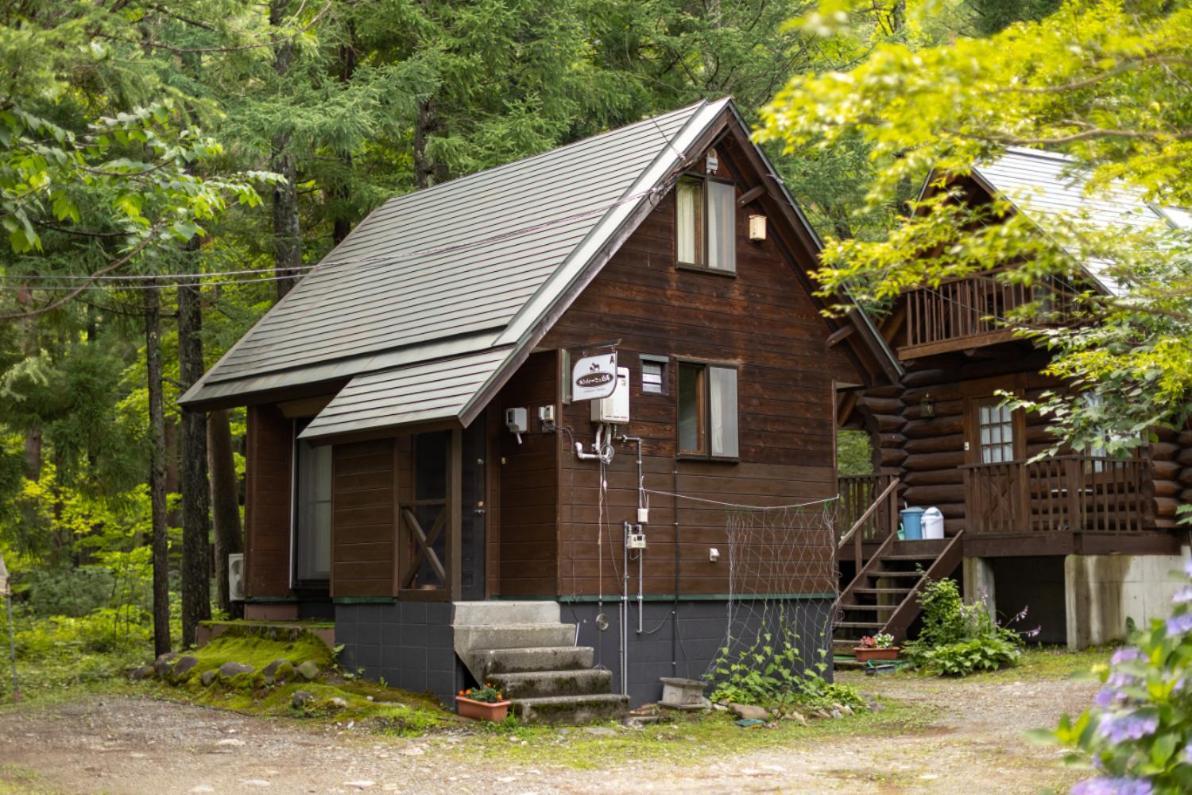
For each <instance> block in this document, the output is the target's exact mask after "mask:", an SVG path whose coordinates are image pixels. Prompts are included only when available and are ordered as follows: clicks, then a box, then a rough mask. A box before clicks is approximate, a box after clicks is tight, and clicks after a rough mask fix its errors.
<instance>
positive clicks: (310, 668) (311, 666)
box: [295, 660, 319, 682]
mask: <svg viewBox="0 0 1192 795" xmlns="http://www.w3.org/2000/svg"><path fill="white" fill-rule="evenodd" d="M295 670H296V671H298V673H299V674H301V675H302V678H303V679H305V680H306V681H308V682H310V681H313V680H314V679H315V678H316V677H317V676H318V675H319V666H318V665H316V664H315V661H314V660H306V661H305V662H303V663H302V664H301V665H299V666H298V667H297V668H296V669H295Z"/></svg>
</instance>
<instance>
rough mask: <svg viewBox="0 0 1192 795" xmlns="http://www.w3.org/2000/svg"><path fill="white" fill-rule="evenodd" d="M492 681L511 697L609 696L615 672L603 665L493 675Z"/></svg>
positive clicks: (507, 696) (506, 695)
mask: <svg viewBox="0 0 1192 795" xmlns="http://www.w3.org/2000/svg"><path fill="white" fill-rule="evenodd" d="M489 680H490V681H491V682H492V683H493V684H495V685H497V686H498V687H500V688H501V690H502V691H503V692H504V693H505V698H509V699H518V698H545V697H548V696H589V695H607V694H609V693H611V692H612V689H613V672H612V671H606V670H601V669H599V668H587V669H584V670H578V671H576V670H572V671H530V672H525V673H516V674H492V675H490V676H489Z"/></svg>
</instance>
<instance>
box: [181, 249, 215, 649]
mask: <svg viewBox="0 0 1192 795" xmlns="http://www.w3.org/2000/svg"><path fill="white" fill-rule="evenodd" d="M196 242H197V241H196ZM187 248H188V249H191V250H197V245H188V247H187ZM188 261H189V260H188ZM200 303H201V295H200V293H199V288H198V287H188V286H182V287H179V288H178V373H179V376H180V380H181V382H182V383H181V387H182V389H184V390H185V389H188V388H190V386H191V385H192V384H194V383H195V382H196V381H198V380H199V379H200V378H202V377H203V338H202V330H203V312H202V307H201V305H200ZM181 450H182V467H181V469H182V645H183V646H184V647H189V646H193V645H194V643H195V632H196V630H197V629H198V626H199V622H200V621H206V620H207V619H209V618H211V557H210V551H209V546H208V545H209V543H210V538H211V519H210V514H211V488H210V485H209V484H208V482H207V415H206V413H204V412H202V411H184V412H183V413H182V445H181Z"/></svg>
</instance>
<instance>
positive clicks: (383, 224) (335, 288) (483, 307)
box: [179, 99, 731, 437]
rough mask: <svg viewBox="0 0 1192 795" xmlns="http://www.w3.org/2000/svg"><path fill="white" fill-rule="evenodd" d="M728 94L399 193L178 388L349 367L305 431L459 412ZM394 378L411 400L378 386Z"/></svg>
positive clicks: (254, 382)
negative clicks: (418, 403) (423, 391)
mask: <svg viewBox="0 0 1192 795" xmlns="http://www.w3.org/2000/svg"><path fill="white" fill-rule="evenodd" d="M730 106H731V102H730V100H728V99H724V100H719V101H717V102H700V103H697V104H695V105H691V106H689V107H686V108H683V109H681V110H677V111H674V112H671V113H667V114H663V115H661V116H657V117H655V118H652V119H647V120H645V121H642V122H638V123H636V124H631V125H629V126H626V127H622V128H620V129H618V130H614V131H612V132H608V133H604V134H602V135H597V136H593V137H591V138H587V139H584V140H582V141H579V142H577V143H574V144H571V145H569V146H564V147H560V148H558V149H554V150H552V151H549V152H545V153H543V154H540V155H536V156H534V157H529V158H526V159H524V160H519V161H517V162H515V163H510V164H508V165H505V166H500V167H498V168H493V169H490V170H488V171H483V172H480V173H478V174H474V175H471V176H468V177H461V178H459V179H456V180H453V181H451V182H446V183H443V184H441V185H436V186H434V187H432V188H428V189H425V190H421V191H416V192H414V193H410V194H407V195H404V196H399V197H397V198H394V199H391V200H389V201H388V202H386V203H385V204H383V205H382V206H381V207H379V208H377V209H376V210H375V211H373V212H372V213H371V214H370V215H369V216H368V217H367V218H366V219H365V220H364V221H363V222H361V223H360V225H359V226H358V227H357V228H356V229H355V230H354V231H353V232H352V233H351V234H350V235H349V236H348V237H347V239H345V240H344V241H343V242H342V243H340V244H339V245H338V246H337V247H336V248H335V249H334V250H333V251H331V253H329V254H328V255H327V256H326V257H325V258H324V259H323V261H322V262H321V263H319V265H318V267H317V268H315V269H314V270H312V271H311V272H310V273H309V274H308V275H307V276H306V277H305V278H303V279H302V280H301V281H300V282H299V283H298V284H297V285H296V286H295V287H294V289H293V290H291V291H290V293H289V294H288V295H287V296H286V297H285V298H284V299H282V300H281V301H279V302H278V303H277V305H276V306H274V307H273V308H272V309H271V310H270V311H269V312H268V313H266V314H265V316H264V317H262V318H261V320H260V321H259V322H258V323H257V324H256V325H255V326H254V327H253V328H252V329H251V330H250V331H249V332H248V333H247V334H246V335H245V336H244V337H243V338H242V339H241V340H240V341H239V342H238V343H236V345H234V346H233V347H232V349H231V350H229V351H228V352H227V354H225V355H224V357H223V358H222V359H221V360H220V361H219V363H218V364H216V365H215V367H213V368H212V369H211V370H210V371H208V373H207V374H206V375H204V376H203V378H202V379H201V380H200V381H199V382H198V383H196V384H195V385H194V386H193V387H191V389H189V390H188V391H187V393H186V394H185V395H184V396H183V397H182V398H181V399H180V401H179V402H180V403H182V404H184V405H196V404H199V405H202V404H205V403H209V402H210V401H214V400H221V401H230V400H237V401H240V400H242V401H245V402H247V401H249V400H251V399H253V397H254V395H255V396H260V395H261V394H262V393H264V392H266V391H268V390H271V389H281V388H292V387H295V386H300V385H305V384H314V383H322V382H328V383H334V382H337V381H339V382H342V381H345V380H348V381H349V383H348V385H347V386H346V387H345V388H344V389H343V391H342V392H341V393H340V395H339V396H337V397H336V398H335V400H333V401H332V403H331V404H330V405H329V406H328V407H327V408H326V409H325V410H324V414H326V415H327V417H326V419H325V420H324V418H323V416H322V415H320V417H319V418H317V419H316V420H315V421H314V422H313V423H312V424H311V426H309V427H308V428H307V430H306V432H305V433H304V436H308V437H317V436H325V435H331V434H337V433H345V432H350V431H354V430H363V429H365V428H369V427H380V426H381V425H384V426H393V425H397V424H405V423H408V422H415V421H423V420H433V419H442V418H448V417H455V416H460V412H461V411H465V410H467V409H468V408H469V405H468V402H467V401H466V400H465V403H464V404H463V405H457V403H456V402H455V399H456V398H461V397H462V396H463V392H464V391H465V390H466V389H469V388H471V389H473V390H474V391H475V390H478V389H479V388H480V387H481V386H483V380H481V381H477V380H476V379H477V378H478V377H479V374H480V373H481V372H482V371H483V372H486V373H487V376H486V378H488V377H493V375H494V373H496V372H497V371H498V370H500V369H501V366H502V365H503V364H504V363H506V362H509V361H511V360H512V359H513V358H514V357H515V356H516V354H517V352H518V351H519V350H520V347H521V346H523V345H524V344H525V342H526V341H527V339H528V337H529V335H530V332H531V330H532V329H533V328H534V327H535V326H536V324H537V323H538V322H539V320H541V319H542V318H543V317H544V316H545V314H546V313H547V312H548V310H550V308H551V307H552V306H553V305H554V304H555V303H556V302H557V301H558V300H559V299H560V296H562V295H563V294H564V292H565V291H566V290H567V288H568V287H569V286H571V285H572V284H573V282H574V281H575V280H576V279H577V278H579V276H580V274H581V273H582V272H583V271H584V269H585V268H586V266H587V265H588V263H589V262H591V261H592V260H593V259H594V257H596V255H597V254H598V253H600V252H601V250H602V249H603V248H604V247H605V246H606V244H607V243H608V242H609V240H610V239H611V238H612V237H613V235H614V234H615V233H616V232H617V230H618V229H619V228H620V227H621V225H622V224H623V223H624V222H625V221H626V220H627V219H628V218H629V217H630V216H631V215H632V213H633V212H634V210H635V209H637V208H638V207H639V206H641V205H642V204H643V203H645V202H648V201H656V200H657V198H658V196H657V195H656V190H657V188H658V187H659V184H660V183H661V182H662V181H663V180H664V178H666V177H667V176H668V175H670V174H671V173H672V172H673V171H674V170H675V168H676V167H677V166H678V165H679V164H680V163H681V162H682V159H683V158H684V152H685V151H686V149H687V148H688V147H690V146H691V144H692V143H693V142H694V141H695V140H696V138H697V137H698V136H699V135H700V133H702V132H703V131H704V130H705V129H706V128H707V127H708V126H709V125H710V124H711V123H712V122H713V121H715V120H716V119H717V118H718V117H719V116H720V115H721V113H722V111H724V109H725V108H726V107H730ZM428 368H429V369H428ZM489 368H491V369H489ZM369 373H373V374H375V375H367V374H369ZM430 375H434V376H435V378H437V379H438V380H437V381H436V383H435V386H434V390H435V392H436V394H438V395H439V397H440V398H442V399H441V400H438V402H435V401H431V402H428V403H427V404H426V405H424V406H423V407H422V408H414V407H413V406H414V402H415V401H414V398H416V397H417V395H416V394H415V393H414V392H412V391H409V390H411V389H413V388H414V387H415V386H421V387H427V388H429V385H430V382H429V381H426V380H424V376H426V377H429V376H430ZM349 379H350V380H349ZM411 379H413V380H411ZM381 386H384V387H385V388H386V389H394V390H396V392H395V394H400V395H404V396H405V398H404V399H406V400H409V401H411V402H410V403H409V405H408V406H407V404H405V403H395V402H394V401H393V400H388V399H385V400H381V401H375V400H373V399H371V398H365V396H366V395H370V394H372V393H373V392H375V390H376V389H377V388H379V387H381ZM449 396H450V399H449ZM395 399H396V398H395ZM353 417H354V418H356V419H353Z"/></svg>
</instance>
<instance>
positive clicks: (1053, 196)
mask: <svg viewBox="0 0 1192 795" xmlns="http://www.w3.org/2000/svg"><path fill="white" fill-rule="evenodd" d="M973 173H974V175H975V176H976V177H977V178H978V179H979V180H981V181H984V182H985V183H986V184H987V185H988V186H989V187H990V188H992V189H993V190H994V191H996V192H998V193H1000V194H1001V195H1002V196H1004V197H1005V198H1006V199H1007V200H1009V201H1010V202H1011V203H1012V204H1013V205H1014V206H1015V207H1016V208H1018V209H1019V210H1020V211H1021V212H1023V213H1025V214H1026V215H1027V216H1028V217H1030V218H1032V219H1034V220H1040V219H1045V220H1046V219H1050V220H1057V221H1058V220H1061V219H1067V220H1072V221H1080V222H1086V223H1089V224H1090V225H1092V226H1093V227H1094V228H1096V229H1101V230H1106V229H1108V230H1112V229H1122V228H1125V229H1130V230H1136V231H1141V230H1143V229H1146V228H1150V227H1154V226H1155V225H1156V224H1169V225H1174V226H1180V224H1181V219H1183V220H1182V223H1184V224H1186V223H1187V218H1188V216H1187V214H1186V213H1184V212H1183V211H1181V210H1177V209H1165V208H1164V209H1161V208H1156V207H1154V206H1153V205H1151V204H1148V203H1147V202H1146V201H1145V200H1144V198H1143V195H1142V192H1141V191H1139V190H1137V189H1135V188H1132V187H1130V186H1126V185H1120V184H1118V185H1114V186H1112V187H1110V188H1108V189H1105V190H1097V191H1094V192H1091V193H1090V192H1088V191H1087V189H1086V188H1087V185H1088V176H1089V175H1088V172H1087V171H1085V170H1083V169H1082V168H1081V167H1080V166H1079V165H1078V161H1076V160H1075V159H1073V158H1071V157H1068V156H1067V155H1062V154H1057V153H1054V152H1043V151H1040V150H1038V149H1022V148H1010V149H1007V150H1006V152H1005V154H1003V155H1002V156H1001V157H999V158H998V159H997V160H994V161H992V162H990V163H983V164H980V165H978V166H976V167H975V168H974V169H973ZM1082 264H1083V265H1084V267H1085V269H1086V270H1087V271H1088V272H1089V274H1090V275H1091V276H1092V277H1093V278H1095V279H1096V280H1097V281H1098V283H1100V284H1101V286H1102V287H1104V288H1105V289H1106V290H1107V291H1109V292H1120V287H1119V285H1118V284H1117V283H1116V282H1114V280H1113V279H1112V278H1111V277H1110V276H1109V271H1110V270H1111V263H1109V262H1106V261H1103V260H1091V261H1085V262H1084V263H1082Z"/></svg>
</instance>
